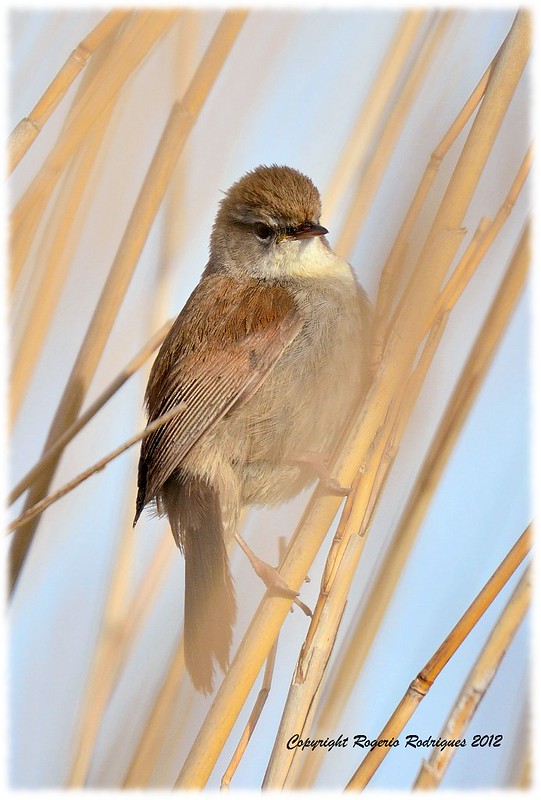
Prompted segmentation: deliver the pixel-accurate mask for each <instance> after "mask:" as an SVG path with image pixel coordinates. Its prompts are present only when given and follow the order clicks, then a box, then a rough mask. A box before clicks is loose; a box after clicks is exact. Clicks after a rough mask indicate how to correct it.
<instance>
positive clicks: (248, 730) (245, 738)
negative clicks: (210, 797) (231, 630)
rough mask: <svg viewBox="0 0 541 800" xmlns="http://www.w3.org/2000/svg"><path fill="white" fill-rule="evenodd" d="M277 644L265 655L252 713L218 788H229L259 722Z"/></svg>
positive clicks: (276, 642) (266, 696)
mask: <svg viewBox="0 0 541 800" xmlns="http://www.w3.org/2000/svg"><path fill="white" fill-rule="evenodd" d="M277 646H278V639H276V640H275V642H274V644H273V646H272V647H271V649H270V652H269V655H268V656H267V661H266V664H265V672H264V674H263V681H262V683H261V689H260V690H259V693H258V695H257V697H256V700H255V703H254V707H253V709H252V713H251V714H250V717H249V718H248V722H247V723H246V727H245V728H244V730H243V732H242V735H241V738H240V740H239V743H238V745H237V747H236V750H235V752H234V753H233V755H232V757H231V760H230V762H229V764H228V765H227V769H226V771H225V772H224V774H223V775H222V780H221V781H220V789H229V786H230V784H231V779H232V778H233V775H234V774H235V772H236V771H237V768H238V766H239V764H240V762H241V759H242V757H243V755H244V754H245V752H246V748H247V747H248V742H249V741H250V739H251V737H252V734H253V732H254V730H255V727H256V725H257V723H258V722H259V718H260V716H261V712H262V711H263V708H264V706H265V703H266V702H267V698H268V696H269V692H270V689H271V684H272V674H273V672H274V662H275V659H276V648H277Z"/></svg>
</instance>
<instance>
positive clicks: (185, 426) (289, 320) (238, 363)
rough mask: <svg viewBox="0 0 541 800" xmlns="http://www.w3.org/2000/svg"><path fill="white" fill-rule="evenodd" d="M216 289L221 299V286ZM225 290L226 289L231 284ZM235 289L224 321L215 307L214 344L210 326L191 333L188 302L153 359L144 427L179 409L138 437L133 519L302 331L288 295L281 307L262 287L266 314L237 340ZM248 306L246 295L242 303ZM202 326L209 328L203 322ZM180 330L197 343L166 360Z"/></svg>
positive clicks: (238, 297) (238, 302)
mask: <svg viewBox="0 0 541 800" xmlns="http://www.w3.org/2000/svg"><path fill="white" fill-rule="evenodd" d="M216 288H218V285H217V286H216V287H215V289H216ZM219 288H220V297H221V299H223V290H224V285H223V282H222V283H220V284H219ZM227 288H231V287H230V286H229V284H228V285H227ZM233 289H234V290H235V291H233V292H230V294H231V295H232V299H233V300H234V302H232V303H230V305H229V307H228V314H226V315H225V317H224V315H223V308H224V307H223V305H222V306H220V309H221V312H222V316H221V318H220V319H219V324H220V336H219V338H218V339H217V337H216V336H212V329H210V332H209V334H208V336H207V337H206V340H205V339H204V337H202V336H201V333H200V331H198V329H197V327H195V328H193V327H192V328H190V325H189V322H190V320H189V313H190V301H189V302H188V304H187V306H186V307H185V309H184V310H183V312H181V315H180V317H179V320H181V318H182V316H183V315H184V317H185V319H184V323H185V324H184V325H177V326H174V327H176V330H173V329H172V334H173V335H174V336H176V339H174V340H173V341H172V342H170V343H169V345H170V346H169V347H164V348H163V354H161V353H160V354H159V355H158V358H157V363H156V364H155V366H154V368H153V372H152V373H151V377H150V380H149V387H148V390H147V396H148V397H149V422H151V421H152V420H154V419H156V418H157V417H159V416H161V415H162V414H164V413H165V412H166V411H168V410H170V409H171V408H173V407H174V406H175V405H178V404H179V403H183V404H184V405H183V410H182V411H180V412H179V414H178V416H176V417H175V418H174V419H172V420H171V421H170V422H168V423H166V424H165V425H164V426H163V427H162V428H159V429H158V430H157V431H155V432H154V433H153V434H151V435H150V436H149V437H148V438H147V439H144V440H143V443H142V446H141V457H140V461H139V493H138V498H137V511H136V518H135V520H136V521H137V518H138V517H139V514H140V513H141V510H142V509H143V507H144V506H145V505H146V504H147V503H148V502H150V501H151V500H152V499H153V498H154V497H156V495H157V494H158V493H159V492H160V489H161V487H162V486H163V484H164V483H165V481H166V480H167V478H169V477H170V476H171V474H172V473H173V472H174V471H175V470H176V469H178V467H179V466H181V464H182V461H183V459H184V458H185V457H186V455H187V454H188V453H189V452H190V450H191V449H192V447H193V446H194V445H195V444H196V443H197V442H198V441H199V439H200V438H201V437H202V436H203V435H204V434H205V433H206V432H207V431H209V430H210V429H211V428H212V427H213V426H214V425H215V424H216V423H217V422H218V421H219V420H220V419H222V418H223V417H224V416H225V415H226V414H227V413H228V412H229V411H231V410H232V408H233V407H235V408H238V407H240V406H241V405H242V404H244V403H246V402H247V400H248V399H249V398H250V397H251V396H252V395H253V394H254V392H256V391H257V389H258V388H259V386H260V385H261V383H262V382H263V381H264V380H265V377H266V376H267V375H268V373H269V372H270V371H271V370H272V368H273V366H274V365H275V363H276V362H277V361H278V359H279V358H280V356H281V354H282V353H283V351H284V349H285V348H286V347H287V346H288V345H289V344H290V343H291V342H292V341H293V339H294V338H295V337H296V336H297V334H298V333H299V331H300V329H301V328H302V320H301V318H300V315H299V313H298V312H297V310H296V308H295V307H294V305H293V303H292V302H291V301H290V299H289V297H287V302H285V301H284V296H283V294H281V295H280V296H279V298H278V299H279V301H280V302H277V299H276V297H272V298H269V297H268V296H267V295H268V292H269V291H272V290H269V289H268V288H266V289H265V291H266V293H267V294H265V295H262V294H261V293H262V289H261V287H259V286H258V287H257V290H258V291H259V293H260V299H261V297H262V296H263V297H264V302H266V303H267V304H268V303H269V302H271V300H272V309H273V310H272V313H268V314H266V315H262V320H260V324H259V327H257V328H256V327H254V326H253V324H252V327H251V330H250V331H249V332H248V333H246V334H245V335H241V336H239V335H238V333H237V329H238V318H237V316H236V315H238V314H239V310H242V308H243V299H244V300H246V297H244V298H243V296H242V293H240V294H239V291H238V287H233ZM280 291H282V290H280ZM194 294H195V293H194ZM192 298H193V295H192ZM253 302H255V301H254V299H253V296H252V294H250V296H249V298H248V305H249V304H250V303H252V304H253ZM186 317H188V319H186ZM181 321H182V320H181ZM192 321H193V320H192ZM228 322H229V327H228ZM205 324H206V325H207V327H208V324H209V321H208V318H207V319H206V320H205ZM186 331H188V332H189V334H190V335H191V336H192V338H195V339H196V342H197V346H194V344H193V342H192V341H190V340H188V341H186V339H185V340H184V341H183V342H182V343H181V346H177V348H176V358H171V351H172V350H173V352H175V344H178V337H179V336H182V335H184V336H185V337H186ZM229 332H230V334H229V335H228V333H229ZM201 338H203V341H202V342H201ZM164 344H166V343H164ZM160 355H161V360H160ZM162 362H163V363H162ZM158 384H159V385H158Z"/></svg>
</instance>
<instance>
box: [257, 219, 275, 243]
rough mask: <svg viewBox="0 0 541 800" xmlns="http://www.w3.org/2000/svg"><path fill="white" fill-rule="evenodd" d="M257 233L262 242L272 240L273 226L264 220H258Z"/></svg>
mask: <svg viewBox="0 0 541 800" xmlns="http://www.w3.org/2000/svg"><path fill="white" fill-rule="evenodd" d="M255 235H256V236H257V238H258V239H259V240H260V241H261V242H270V240H271V238H272V228H269V226H268V225H265V223H264V222H258V223H257V224H256V226H255Z"/></svg>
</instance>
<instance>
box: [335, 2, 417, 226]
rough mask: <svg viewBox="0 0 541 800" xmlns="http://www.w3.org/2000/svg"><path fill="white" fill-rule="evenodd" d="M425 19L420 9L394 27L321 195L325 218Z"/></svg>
mask: <svg viewBox="0 0 541 800" xmlns="http://www.w3.org/2000/svg"><path fill="white" fill-rule="evenodd" d="M426 16H427V12H426V11H424V10H418V9H417V10H410V11H406V12H405V13H404V14H403V16H402V19H401V20H400V22H399V24H398V27H397V30H396V32H395V35H394V36H393V38H392V41H391V43H390V45H389V47H388V49H387V52H386V55H385V58H384V59H383V62H382V64H381V66H380V68H379V71H378V74H377V77H376V79H375V80H374V82H373V83H372V85H371V87H370V91H369V93H368V96H367V98H366V100H365V102H364V103H363V106H362V109H361V112H360V114H359V116H358V118H357V121H356V122H355V124H354V126H353V128H352V131H351V134H350V136H349V138H348V142H347V144H346V145H345V147H344V148H342V150H341V155H340V159H339V161H338V163H337V165H336V167H335V169H334V171H333V174H332V178H331V180H330V183H329V188H328V190H327V191H326V192H325V215H326V216H328V217H330V216H331V215H332V214H333V213H334V211H335V210H336V207H337V205H338V203H339V202H340V201H341V200H342V197H343V195H344V193H345V191H346V189H347V187H348V185H349V183H350V181H351V178H352V175H355V173H356V172H357V170H358V168H359V165H360V164H362V163H363V161H364V159H365V158H366V155H367V152H368V148H369V146H370V144H371V142H372V141H373V139H374V136H375V134H376V130H377V128H378V126H379V125H380V124H381V120H382V118H383V115H384V112H385V109H386V107H387V104H388V102H389V100H390V98H391V95H392V93H393V91H394V89H395V87H396V85H397V83H398V80H399V77H400V74H401V72H402V70H403V68H404V65H405V63H406V61H407V59H408V57H409V55H410V52H411V48H412V46H413V43H414V42H415V39H416V38H417V34H418V32H419V28H420V27H421V25H422V23H423V22H424V20H425V19H426Z"/></svg>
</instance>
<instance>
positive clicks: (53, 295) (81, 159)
mask: <svg viewBox="0 0 541 800" xmlns="http://www.w3.org/2000/svg"><path fill="white" fill-rule="evenodd" d="M110 49H111V43H107V44H106V45H105V46H104V47H102V48H100V50H99V51H98V52H97V53H96V56H95V57H94V58H93V59H92V62H91V64H90V65H89V68H88V70H87V71H86V73H85V76H84V77H85V80H83V82H82V84H81V87H80V88H81V92H84V91H85V88H86V86H87V84H88V82H89V81H91V80H92V78H93V75H94V74H95V72H96V71H98V70H99V69H100V68H101V65H102V63H103V61H104V60H105V59H106V58H107V56H108V53H109V51H110ZM113 109H114V105H113V104H111V105H110V106H109V108H108V109H107V110H106V111H105V112H104V114H103V115H102V116H101V117H100V119H99V120H98V122H97V124H96V125H95V126H94V128H93V129H92V131H90V133H89V135H88V137H87V138H86V140H85V141H84V142H83V143H82V146H81V149H80V150H79V152H77V153H76V154H75V155H74V157H73V159H72V161H71V163H70V164H69V166H68V169H67V173H66V176H65V179H64V181H63V182H62V185H61V187H60V190H59V193H58V197H57V198H56V201H55V205H54V207H53V209H52V211H51V216H50V219H49V220H48V222H47V228H46V230H45V232H44V234H43V237H42V242H41V245H40V248H39V262H40V265H41V269H40V270H39V272H40V274H39V277H38V276H33V278H32V287H33V292H32V295H33V296H32V299H31V300H28V299H25V308H24V311H25V314H24V315H21V316H22V317H23V318H24V324H21V323H20V329H21V332H20V337H19V344H18V346H17V347H16V352H15V356H14V358H13V369H12V374H11V376H10V392H9V400H10V417H11V423H12V424H13V423H14V421H15V419H16V417H17V414H18V412H19V410H20V406H21V403H22V402H23V399H24V396H25V393H26V390H27V388H28V384H29V383H30V380H31V378H32V375H33V373H34V369H35V366H36V362H37V360H38V356H39V354H40V352H41V349H42V347H43V344H44V342H45V340H46V337H47V331H48V329H49V326H50V324H51V320H52V318H53V315H54V312H55V309H56V305H57V303H58V300H59V299H60V293H61V291H62V287H63V285H64V282H65V280H66V276H67V273H68V269H69V266H70V263H71V259H72V256H73V251H74V250H75V247H76V244H77V241H78V238H79V235H80V231H81V229H82V226H83V224H84V218H85V216H86V215H85V209H84V207H82V206H83V199H84V198H85V197H88V194H89V188H90V186H89V181H90V179H91V178H92V177H94V176H93V169H94V166H95V163H96V159H97V156H98V153H99V152H100V149H101V146H102V144H103V140H104V137H105V134H106V131H107V129H108V126H109V123H110V121H111V117H112V113H113ZM14 338H15V337H14Z"/></svg>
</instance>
